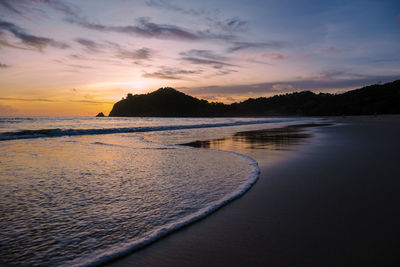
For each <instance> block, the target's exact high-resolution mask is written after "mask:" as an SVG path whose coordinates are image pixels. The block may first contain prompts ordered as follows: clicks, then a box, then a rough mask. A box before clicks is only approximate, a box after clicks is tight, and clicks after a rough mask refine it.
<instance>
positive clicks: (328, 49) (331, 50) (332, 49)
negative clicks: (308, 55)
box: [319, 46, 343, 54]
mask: <svg viewBox="0 0 400 267" xmlns="http://www.w3.org/2000/svg"><path fill="white" fill-rule="evenodd" d="M319 50H320V51H321V52H324V53H334V54H337V53H341V52H343V50H341V49H338V48H336V47H334V46H329V47H323V48H320V49H319Z"/></svg>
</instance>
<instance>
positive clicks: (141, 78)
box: [0, 0, 400, 116]
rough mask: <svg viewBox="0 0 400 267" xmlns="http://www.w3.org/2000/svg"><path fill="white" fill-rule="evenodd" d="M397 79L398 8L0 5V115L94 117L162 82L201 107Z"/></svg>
mask: <svg viewBox="0 0 400 267" xmlns="http://www.w3.org/2000/svg"><path fill="white" fill-rule="evenodd" d="M396 79H400V1H398V0H394V1H388V0H377V1H368V0H362V1H320V0H318V1H316V0H315V1H314V0H307V1H306V0H297V1H286V0H268V1H249V0H248V1H232V0H229V1H228V0H218V1H208V0H203V1H178V0H171V1H169V0H143V1H141V0H114V1H110V0H108V1H107V0H92V1H89V0H88V1H82V0H76V1H73V0H70V1H65V0H63V1H61V0H59V1H57V0H0V115H1V116H35V115H40V116H72V115H74V116H75V115H81V116H94V115H95V114H97V113H98V112H100V111H102V112H104V113H105V114H106V115H107V114H108V113H109V111H110V110H111V108H112V104H113V103H114V102H116V101H118V100H120V99H121V98H122V97H123V96H125V95H126V94H127V93H133V94H138V93H145V92H150V91H153V90H155V89H158V88H160V87H165V86H171V87H174V88H176V89H178V90H180V91H183V92H185V93H188V94H190V95H193V96H196V97H200V98H203V99H207V100H209V101H222V102H225V103H231V102H234V101H242V100H244V99H246V98H249V97H260V96H270V95H275V94H281V93H287V92H293V91H300V90H312V91H314V92H332V93H337V92H342V91H346V90H349V89H353V88H359V87H362V86H365V85H369V84H374V83H378V82H382V83H383V82H389V81H393V80H396Z"/></svg>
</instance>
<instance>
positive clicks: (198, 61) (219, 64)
mask: <svg viewBox="0 0 400 267" xmlns="http://www.w3.org/2000/svg"><path fill="white" fill-rule="evenodd" d="M181 60H184V61H187V62H189V63H191V64H196V65H213V66H214V67H215V68H221V67H222V66H234V65H232V64H229V63H225V62H222V61H218V60H211V59H203V58H195V57H182V58H181Z"/></svg>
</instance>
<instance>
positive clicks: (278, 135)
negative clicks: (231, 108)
mask: <svg viewBox="0 0 400 267" xmlns="http://www.w3.org/2000/svg"><path fill="white" fill-rule="evenodd" d="M328 125H330V124H326V123H325V124H323V123H311V124H299V125H291V126H287V127H283V128H275V129H265V130H255V131H244V132H238V133H236V134H234V135H233V136H229V137H225V138H220V139H212V140H205V141H195V142H191V143H186V144H183V145H188V146H192V147H198V148H213V149H223V150H231V151H238V150H241V149H268V150H293V149H294V148H295V146H297V145H300V144H303V143H304V142H305V141H306V140H307V139H308V138H310V137H311V136H312V133H311V132H309V131H307V128H310V127H317V126H328Z"/></svg>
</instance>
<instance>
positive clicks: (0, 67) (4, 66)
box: [0, 63, 10, 69]
mask: <svg viewBox="0 0 400 267" xmlns="http://www.w3.org/2000/svg"><path fill="white" fill-rule="evenodd" d="M9 67H10V65H7V64H4V63H0V69H5V68H9Z"/></svg>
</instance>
